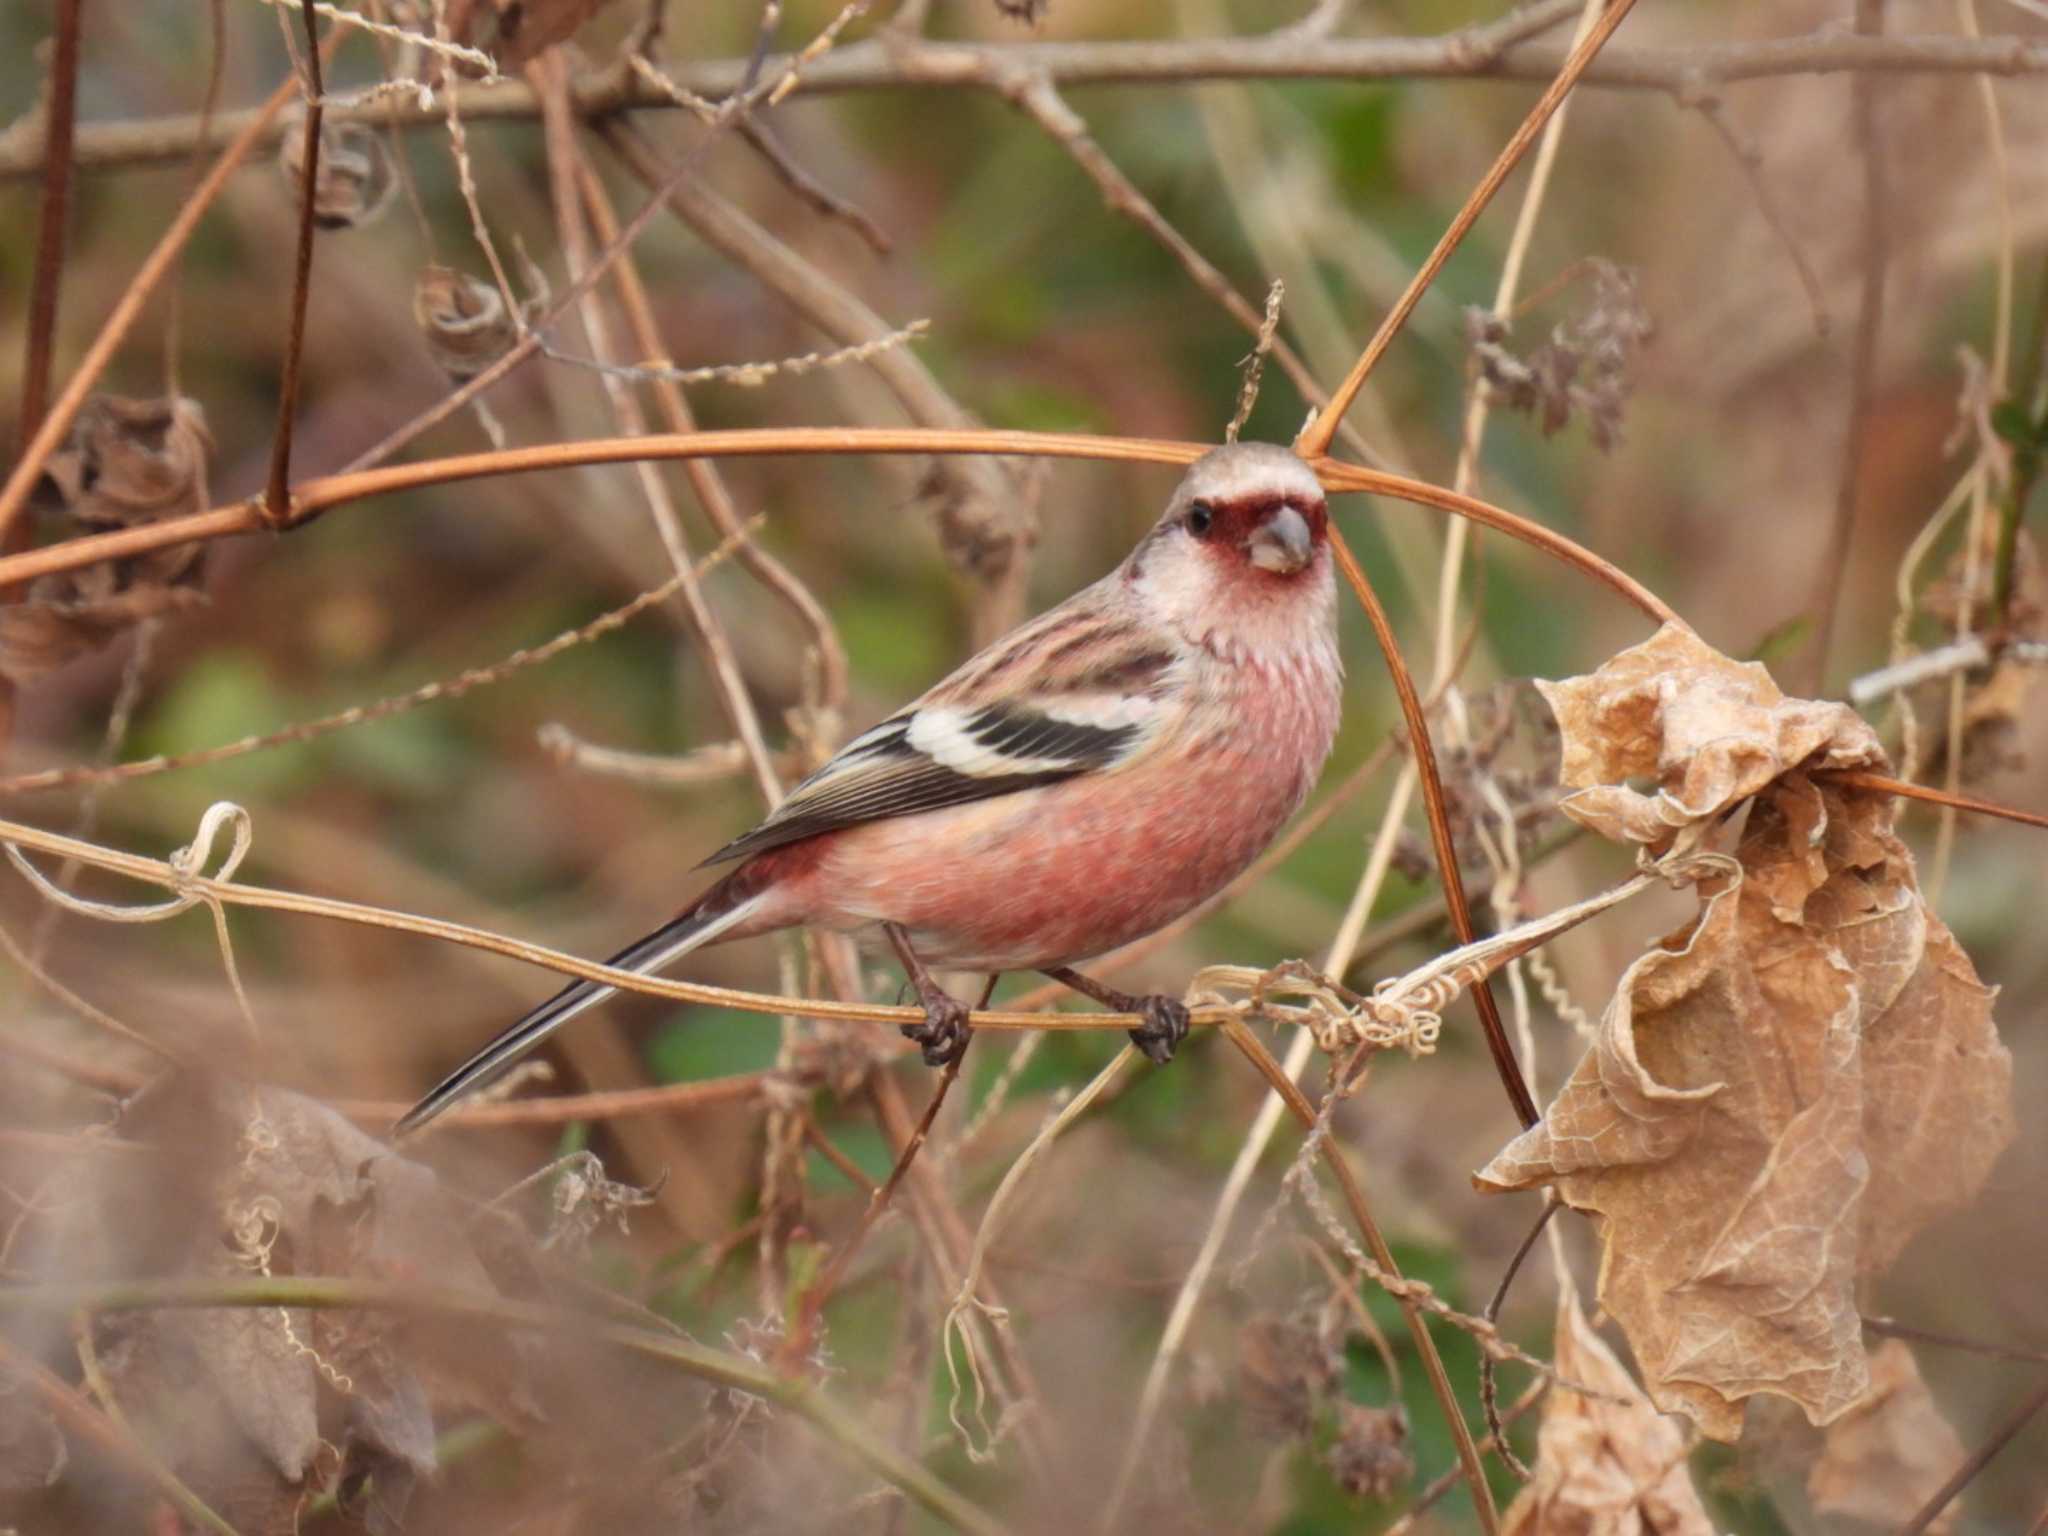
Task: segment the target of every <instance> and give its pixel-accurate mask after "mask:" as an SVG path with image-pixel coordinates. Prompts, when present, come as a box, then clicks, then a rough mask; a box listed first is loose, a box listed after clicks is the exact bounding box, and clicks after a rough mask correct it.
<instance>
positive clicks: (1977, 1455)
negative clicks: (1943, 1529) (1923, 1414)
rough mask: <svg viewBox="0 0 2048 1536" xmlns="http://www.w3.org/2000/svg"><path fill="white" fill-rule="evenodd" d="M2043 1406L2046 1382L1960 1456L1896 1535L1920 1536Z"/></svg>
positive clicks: (2047, 1398)
mask: <svg viewBox="0 0 2048 1536" xmlns="http://www.w3.org/2000/svg"><path fill="white" fill-rule="evenodd" d="M2043 1408H2048V1382H2044V1383H2042V1384H2041V1385H2040V1386H2039V1387H2037V1388H2035V1389H2034V1390H2033V1391H2032V1392H2030V1393H2029V1394H2027V1396H2026V1397H2025V1398H2024V1399H2023V1400H2022V1401H2021V1402H2020V1404H2019V1406H2018V1407H2016V1408H2015V1409H2013V1411H2012V1412H2011V1413H2010V1414H2008V1415H2006V1417H2005V1419H2004V1420H2003V1421H2002V1422H2001V1423H2000V1424H1999V1425H1998V1427H1997V1428H1996V1429H1994V1430H1992V1431H1991V1433H1990V1434H1989V1435H1987V1436H1986V1437H1985V1439H1984V1443H1983V1444H1982V1445H1980V1446H1978V1447H1977V1449H1976V1450H1974V1451H1972V1452H1970V1454H1969V1455H1968V1456H1966V1457H1964V1458H1963V1464H1962V1465H1961V1466H1959V1467H1957V1468H1956V1469H1955V1471H1954V1473H1953V1474H1951V1475H1950V1477H1949V1480H1948V1481H1947V1482H1945V1483H1943V1484H1942V1485H1941V1486H1940V1487H1939V1488H1937V1489H1935V1491H1934V1492H1933V1493H1932V1494H1931V1495H1930V1496H1929V1497H1928V1500H1927V1502H1926V1503H1925V1504H1923V1505H1921V1506H1920V1508H1919V1510H1918V1512H1917V1513H1915V1514H1914V1516H1913V1518H1912V1519H1910V1520H1908V1521H1907V1522H1906V1523H1905V1524H1904V1525H1902V1526H1900V1527H1899V1536H1922V1533H1924V1532H1925V1531H1926V1530H1927V1528H1928V1527H1929V1526H1931V1525H1933V1524H1934V1522H1935V1521H1936V1520H1939V1519H1940V1518H1941V1512H1942V1511H1943V1510H1945V1509H1947V1508H1948V1507H1949V1505H1950V1504H1952V1503H1954V1502H1955V1499H1956V1496H1957V1495H1958V1494H1960V1493H1961V1492H1962V1491H1963V1490H1964V1489H1965V1488H1967V1487H1969V1486H1970V1484H1971V1483H1972V1482H1974V1481H1975V1480H1976V1477H1977V1474H1978V1473H1979V1472H1982V1471H1983V1470H1984V1469H1985V1468H1986V1467H1987V1466H1989V1465H1990V1464H1991V1458H1992V1457H1994V1456H1996V1455H1997V1454H1998V1453H1999V1452H2000V1451H2002V1450H2004V1449H2005V1448H2006V1446H2008V1445H2010V1444H2011V1443H2012V1441H2013V1438H2014V1437H2015V1436H2016V1435H2018V1434H2019V1432H2020V1431H2021V1430H2023V1429H2025V1428H2026V1427H2027V1425H2028V1423H2029V1422H2030V1421H2031V1420H2032V1419H2033V1417H2034V1415H2035V1414H2037V1413H2039V1412H2040V1411H2041V1410H2042V1409H2043Z"/></svg>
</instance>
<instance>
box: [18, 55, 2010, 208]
mask: <svg viewBox="0 0 2048 1536" xmlns="http://www.w3.org/2000/svg"><path fill="white" fill-rule="evenodd" d="M1511 24H1512V26H1511ZM1519 25H1520V21H1519V18H1517V17H1513V16H1509V17H1503V18H1502V19H1501V21H1500V22H1498V23H1495V24H1493V25H1490V26H1479V27H1471V28H1465V29H1461V30H1458V31H1452V32H1446V33H1441V34H1439V35H1437V36H1433V37H1316V36H1307V35H1303V34H1302V33H1300V32H1299V31H1298V30H1296V29H1293V28H1282V29H1276V30H1274V31H1271V32H1267V33H1265V34H1262V35H1256V36H1249V37H1215V38H1208V37H1194V38H1189V37H1177V38H1152V39H1128V40H1124V39H1120V40H1115V41H1098V40H1073V41H1060V42H1029V43H1015V44H1009V45H1006V46H1005V47H1003V48H1002V49H1000V50H999V53H1000V56H1001V58H1002V60H1003V62H1004V63H1005V64H1006V65H1008V66H1009V67H1012V68H1016V69H1021V70H1026V71H1029V72H1031V73H1034V74H1044V75H1045V76H1047V77H1048V78H1049V79H1050V80H1052V82H1053V83H1054V84H1055V85H1058V86H1061V87H1068V86H1089V85H1123V86H1140V87H1143V86H1161V85H1188V84H1196V83H1201V82H1206V81H1218V80H1347V81H1354V82H1355V81H1366V80H1424V79H1427V80H1489V81H1548V80H1550V79H1551V78H1552V77H1554V76H1555V75H1556V74H1557V71H1558V67H1559V65H1560V64H1561V63H1562V62H1563V60H1564V56H1565V55H1564V50H1563V49H1561V48H1558V47H1556V46H1553V45H1551V44H1548V43H1541V42H1529V41H1525V40H1522V39H1520V38H1518V37H1516V36H1514V35H1513V30H1512V29H1513V27H1519ZM987 51H988V50H985V49H982V48H980V47H923V46H920V47H918V48H914V49H904V48H902V47H901V46H900V45H899V44H896V43H893V42H889V43H883V42H862V43H852V44H848V45H846V46H844V47H841V48H836V49H834V50H833V51H832V52H831V53H830V54H828V55H826V56H825V57H824V58H822V59H819V60H817V61H816V62H815V63H813V64H811V65H809V66H807V67H806V68H805V70H804V75H803V86H802V94H804V95H807V96H819V95H830V94H838V93H844V92H850V91H892V90H893V91H900V90H905V89H913V90H914V89H925V90H933V89H945V88H949V87H958V86H961V85H980V84H982V83H983V80H982V77H981V73H980V71H981V68H982V62H981V56H982V55H983V54H984V53H985V52H987ZM787 57H788V56H787V55H780V56H777V57H776V58H774V59H771V60H769V61H768V62H769V64H770V65H771V66H773V65H776V64H780V63H786V62H787ZM746 63H747V61H746V60H744V59H736V58H726V59H687V60H677V61H675V62H674V63H673V64H671V65H669V66H668V67H667V69H666V73H667V74H668V76H669V79H670V81H671V82H673V83H675V84H678V85H681V86H684V87H686V88H688V89H689V90H691V91H693V92H696V93H698V94H700V95H704V96H711V97H723V96H727V95H730V94H731V93H732V92H733V91H734V90H735V89H737V88H738V86H739V83H740V81H741V79H742V77H743V72H744V70H745V68H746ZM1860 71H1868V72H1872V73H1878V74H1892V75H1913V74H1920V75H1956V74H1988V75H1999V76H2007V77H2028V76H2034V75H2039V74H2043V73H2048V46H2044V45H2043V44H2042V42H2040V41H2039V40H2038V39H2036V38H2032V37H2019V36H2014V35H2011V34H2006V35H2002V36H1994V37H1987V38H1968V37H1958V36H1956V35H1955V34H1953V33H1921V34H1912V33H1906V34H1900V35H1895V36H1887V37H1875V38H1872V37H1858V36H1856V35H1855V34H1853V33H1850V32H1847V31H1845V30H1843V29H1840V28H1826V29H1822V30H1816V31H1809V32H1804V33H1796V34H1793V35H1790V36H1785V37H1771V38H1762V39H1758V40H1754V41H1742V42H1719V43H1702V44H1692V45H1683V46H1675V47H1642V48H1613V49H1609V50H1607V51H1606V52H1604V53H1603V54H1602V55H1601V56H1600V58H1599V59H1598V60H1597V61H1595V62H1594V64H1593V65H1592V66H1591V67H1590V68H1589V69H1588V70H1587V71H1586V73H1585V75H1584V76H1583V77H1582V79H1583V81H1584V83H1585V84H1586V85H1588V86H1598V87H1601V88H1604V89H1621V90H1638V91H1666V92H1670V93H1672V94H1674V95H1678V96H1680V97H1684V96H1686V95H1689V94H1693V93H1697V92H1699V91H1702V90H1710V89H1712V88H1714V87H1716V86H1720V85H1728V84H1734V83H1738V82H1742V81H1750V80H1775V79H1784V78H1787V77H1790V76H1794V75H1819V74H1843V73H1849V72H1860ZM571 101H572V104H573V105H574V107H575V110H576V113H577V115H578V116H579V117H583V118H587V119H602V118H607V117H615V116H618V115H619V114H621V113H624V112H627V111H661V110H673V109H674V106H675V103H674V100H673V98H672V97H671V96H670V94H669V93H668V91H667V90H666V89H664V88H657V87H655V86H652V85H650V84H648V83H647V82H646V81H645V80H643V79H641V78H640V77H639V76H638V75H636V74H634V73H633V72H632V71H631V70H630V69H621V68H619V67H617V66H616V65H614V66H608V67H605V68H602V69H597V70H593V71H591V72H589V73H587V74H585V75H583V76H581V77H580V78H578V79H577V80H576V81H575V83H574V85H573V86H572V88H571ZM462 112H463V116H464V117H465V118H467V119H468V120H469V121H471V122H482V121H491V120H497V121H504V120H508V119H510V120H517V119H523V118H531V117H537V116H539V114H540V102H539V98H538V97H536V96H535V94H534V93H533V91H532V90H531V89H530V88H529V87H527V86H525V85H523V84H521V83H519V82H517V81H506V82H503V83H500V84H496V85H471V86H466V87H465V88H464V90H463V93H462ZM246 120H247V113H246V112H242V113H235V114H230V115H229V116H228V117H226V118H225V119H223V127H224V128H226V129H227V130H228V131H235V130H236V129H239V128H240V127H241V126H242V125H243V123H244V122H246ZM329 120H330V121H332V122H366V123H372V124H375V125H378V126H382V125H385V124H387V123H388V124H390V125H392V126H394V127H397V128H401V129H418V128H429V129H433V128H440V127H443V126H445V125H446V123H447V113H446V111H445V110H444V109H443V108H442V107H441V106H440V105H439V104H438V103H437V104H435V105H434V106H431V107H427V108H424V109H423V108H421V107H420V106H418V105H417V104H416V103H414V102H410V101H403V100H393V101H386V102H380V103H374V104H366V105H363V106H359V107H342V108H336V109H335V110H334V111H333V112H331V113H330V114H329ZM198 138H199V119H198V118H197V116H195V115H192V114H181V115H172V116H166V117H157V118H137V119H134V120H132V121H125V122H107V123H88V124H86V125H85V126H84V128H83V129H82V130H81V131H80V133H79V137H78V155H77V163H78V165H79V166H80V167H81V168H84V169H89V170H100V169H113V168H118V167H122V166H131V165H162V164H166V163H169V162H172V161H175V160H177V159H179V158H180V157H181V156H183V155H185V154H188V153H190V151H191V149H192V146H193V145H194V143H195V142H197V140H198ZM42 165H43V154H42V145H41V143H40V141H39V140H38V139H37V137H36V136H35V135H34V134H33V133H21V132H18V131H17V132H14V133H9V134H6V135H0V180H9V179H17V178H21V177H26V176H33V175H36V174H39V173H40V171H41V170H42Z"/></svg>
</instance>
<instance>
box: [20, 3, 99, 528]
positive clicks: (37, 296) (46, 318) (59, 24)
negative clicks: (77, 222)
mask: <svg viewBox="0 0 2048 1536" xmlns="http://www.w3.org/2000/svg"><path fill="white" fill-rule="evenodd" d="M83 3H84V0H58V3H57V15H56V48H55V50H54V51H53V52H52V54H51V56H50V78H49V86H48V88H47V90H46V91H45V92H44V102H43V114H42V115H43V177H42V197H41V199H40V201H39V203H38V206H37V209H36V256H35V270H34V274H33V276H31V277H30V279H29V291H28V340H27V355H26V357H25V358H24V359H23V362H22V367H21V417H20V421H19V423H18V424H17V427H16V441H17V442H18V443H20V444H21V445H22V448H23V450H24V451H26V449H27V445H28V444H29V442H30V441H31V440H33V439H34V437H35V434H36V428H37V427H39V426H41V425H42V421H43V406H44V404H45V402H47V401H48V400H49V398H50V370H51V368H52V366H53V364H54V362H55V357H56V351H55V349H56V337H57V298H58V294H59V292H60V290H61V287H62V284H63V281H64V245H65V239H66V237H67V235H68V234H69V233H70V227H71V149H72V144H73V142H74V137H75V129H76V128H77V126H78V44H79V11H80V10H81V8H82V6H83ZM9 532H10V535H11V537H10V541H9V543H8V546H7V547H8V549H9V550H10V552H11V551H12V550H14V549H19V548H21V547H23V545H24V544H25V543H26V542H27V541H26V538H25V534H26V530H25V529H22V528H15V529H11V530H9Z"/></svg>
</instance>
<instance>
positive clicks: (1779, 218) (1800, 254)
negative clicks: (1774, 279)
mask: <svg viewBox="0 0 2048 1536" xmlns="http://www.w3.org/2000/svg"><path fill="white" fill-rule="evenodd" d="M1680 99H1681V100H1683V98H1680ZM1690 105H1691V106H1692V107H1693V108H1694V110H1696V111H1697V112H1698V113H1699V115H1700V116H1701V117H1702V118H1704V119H1706V123H1707V126H1708V127H1709V128H1711V129H1713V130H1714V133H1715V135H1716V137H1718V138H1719V139H1720V140H1721V142H1722V143H1723V144H1724V145H1726V146H1727V148H1728V153H1729V154H1730V155H1731V156H1733V157H1734V160H1735V166H1736V169H1737V170H1739V171H1741V172H1742V179H1743V180H1744V181H1746V182H1748V183H1749V193H1750V196H1751V197H1753V198H1755V199H1756V206H1757V212H1759V213H1761V214H1762V215H1763V216H1764V223H1765V224H1766V225H1767V226H1768V227H1769V229H1770V231H1771V233H1772V234H1774V235H1776V236H1777V237H1778V243H1779V244H1780V245H1782V246H1783V247H1784V248H1785V254H1786V255H1787V256H1789V257H1790V258H1791V259H1792V270H1793V271H1794V272H1796V273H1798V274H1799V286H1800V288H1801V289H1803V290H1804V291H1805V294H1806V303H1807V307H1808V308H1810V309H1811V310H1812V311H1813V334H1814V335H1815V337H1817V338H1819V339H1820V340H1823V341H1825V340H1826V339H1827V336H1828V332H1829V330H1830V329H1831V326H1830V324H1829V320H1828V305H1827V296H1826V295H1825V294H1823V293H1822V292H1821V287H1820V277H1819V275H1818V274H1817V273H1816V272H1815V271H1814V270H1813V263H1812V262H1810V261H1808V260H1807V259H1806V252H1805V251H1803V250H1801V249H1800V246H1799V241H1798V238H1797V237H1796V236H1795V235H1794V234H1793V233H1792V227H1791V226H1790V225H1789V224H1787V223H1786V222H1785V213H1784V210H1783V209H1781V208H1780V207H1779V206H1778V200H1777V198H1776V197H1774V196H1773V195H1772V193H1771V186H1770V183H1769V182H1767V181H1765V180H1764V155H1763V151H1762V150H1760V149H1758V148H1757V147H1756V145H1755V144H1754V143H1753V142H1752V141H1750V140H1748V139H1745V138H1743V137H1742V135H1741V134H1739V133H1737V132H1736V131H1735V125H1734V124H1733V123H1731V122H1729V121H1728V111H1727V108H1726V106H1725V105H1724V104H1723V102H1722V101H1721V99H1720V98H1719V97H1718V96H1702V97H1700V98H1698V99H1697V100H1695V101H1693V102H1691V103H1690Z"/></svg>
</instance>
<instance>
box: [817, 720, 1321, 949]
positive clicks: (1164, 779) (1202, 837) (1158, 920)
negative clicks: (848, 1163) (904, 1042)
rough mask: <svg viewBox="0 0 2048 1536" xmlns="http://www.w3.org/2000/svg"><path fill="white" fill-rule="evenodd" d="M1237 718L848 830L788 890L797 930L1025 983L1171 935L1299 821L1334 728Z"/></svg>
mask: <svg viewBox="0 0 2048 1536" xmlns="http://www.w3.org/2000/svg"><path fill="white" fill-rule="evenodd" d="M1256 703H1257V704H1259V705H1263V706H1264V707H1257V708H1248V709H1244V710H1239V711H1236V712H1234V715H1233V717H1232V718H1231V722H1230V724H1228V725H1226V726H1222V727H1220V728H1219V729H1216V730H1213V731H1210V732H1207V733H1205V737H1204V742H1203V744H1202V745H1201V746H1200V747H1199V748H1196V749H1194V750H1190V751H1174V750H1170V749H1169V750H1161V751H1155V752H1153V753H1150V754H1148V755H1147V756H1146V757H1145V758H1144V759H1142V760H1140V761H1139V762H1136V763H1133V764H1131V765H1130V766H1128V767H1125V768H1123V769H1121V770H1119V771H1116V772H1112V773H1107V774H1096V775H1086V776H1083V777H1081V778H1076V779H1069V780H1066V781H1064V782H1062V783H1059V784H1054V785H1048V786H1045V787H1042V788H1039V789H1035V790H1029V791H1026V792H1024V793H1021V794H1015V795H1007V796H1003V797H1001V798H998V799H994V800H988V801H983V802H979V803H977V804H974V805H970V806H963V807H958V808H953V809H948V810H944V811H936V812H930V813H926V814H924V815H919V816H906V817H899V818H895V819H893V820H888V821H880V822H873V823H870V824H868V825H865V826H861V827H856V828H851V829H849V830H847V831H846V832H843V833H839V834H836V835H834V836H832V837H830V838H829V839H825V840H822V841H823V842H824V843H825V847H824V848H823V850H822V857H821V858H820V859H819V860H818V862H817V864H816V866H815V867H814V869H813V870H811V871H808V872H806V874H805V876H804V877H803V878H802V880H801V882H800V885H801V889H800V890H798V891H792V892H791V895H792V896H793V897H796V898H797V900H796V901H795V902H794V903H793V905H798V906H801V907H802V908H803V909H804V911H803V913H802V915H801V916H800V917H797V919H796V920H798V921H804V922H811V923H817V924H819V925H821V926H825V927H832V928H840V929H856V928H860V927H863V926H865V925H867V924H870V923H874V922H878V921H889V922H897V923H901V924H903V925H904V927H905V928H907V929H908V930H909V931H910V934H911V939H912V943H913V945H914V947H915V948H916V949H917V951H918V953H919V955H920V956H921V957H923V958H924V959H925V960H926V961H927V962H929V963H930V964H932V965H934V966H936V967H940V968H951V969H959V970H1023V969H1036V968H1039V967H1043V966H1049V965H1063V964H1069V963H1073V962H1076V961H1080V960H1085V959H1087V958H1089V957H1090V956H1093V955H1099V954H1102V953H1104V952H1105V951H1107V950H1111V949H1115V948H1117V947H1118V946H1120V945H1123V944H1127V943H1130V942H1131V941H1132V940H1134V939H1137V938H1142V937H1143V936H1144V935H1145V934H1148V933H1150V932H1152V931H1153V930H1155V929H1157V928H1159V927H1162V926H1163V925H1165V924H1166V923H1169V922H1171V921H1172V920H1173V919H1174V918H1176V917H1178V916H1180V915H1181V914H1182V913H1183V912H1186V911H1187V910H1188V909H1190V908H1191V907H1193V906H1195V905H1196V904H1197V903H1199V902H1201V901H1202V900H1204V899H1205V898H1207V897H1208V896H1210V895H1212V894H1213V893H1214V892H1216V891H1217V890H1219V889H1220V888H1221V887H1222V886H1224V885H1225V884H1227V883H1228V882H1229V881H1230V880H1231V879H1232V878H1233V877H1234V876H1236V875H1237V874H1238V873H1239V872H1240V871H1242V870H1243V869H1244V868H1245V866H1246V865H1248V864H1249V863H1250V862H1251V861H1252V860H1253V859H1254V858H1256V857H1257V856H1258V854H1259V852H1260V851H1261V850H1262V849H1264V848H1265V847H1266V845H1267V844H1268V843H1269V842H1271V841H1272V838H1273V836H1274V834H1275V833H1276V832H1277V831H1278V830H1279V828H1280V826H1281V825H1282V823H1284V822H1285V821H1286V820H1287V818H1288V817H1289V816H1290V815H1292V814H1293V812H1294V810H1295V808H1296V807H1297V806H1298V805H1299V804H1300V802H1301V799H1302V797H1303V795H1304V794H1306V792H1307V789H1308V787H1309V784H1310V783H1311V782H1312V781H1313V778H1314V776H1315V774H1316V772H1317V771H1319V770H1320V768H1321V766H1322V760H1323V757H1324V756H1325V754H1326V753H1327V751H1328V748H1329V741H1330V731H1331V727H1332V726H1333V725H1334V720H1333V719H1331V718H1330V717H1329V716H1330V715H1332V714H1333V713H1334V699H1332V700H1331V705H1332V709H1331V710H1330V711H1329V712H1327V713H1326V712H1325V711H1324V710H1321V709H1316V708H1288V707H1285V702H1284V701H1278V702H1276V701H1272V700H1270V699H1264V700H1259V701H1256Z"/></svg>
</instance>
